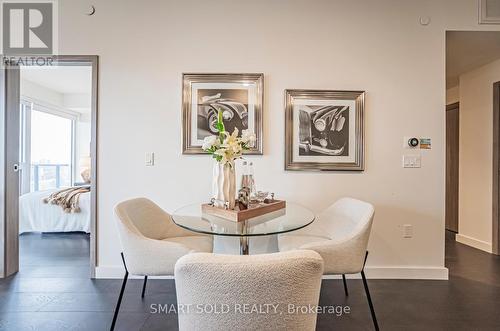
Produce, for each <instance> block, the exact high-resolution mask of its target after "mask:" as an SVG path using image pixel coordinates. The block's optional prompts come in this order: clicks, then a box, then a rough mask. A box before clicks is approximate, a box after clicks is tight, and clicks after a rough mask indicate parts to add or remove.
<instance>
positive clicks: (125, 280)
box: [110, 253, 128, 331]
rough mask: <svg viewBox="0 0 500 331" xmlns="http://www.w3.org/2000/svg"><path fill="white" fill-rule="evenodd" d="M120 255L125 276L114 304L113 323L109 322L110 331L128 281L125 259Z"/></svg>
mask: <svg viewBox="0 0 500 331" xmlns="http://www.w3.org/2000/svg"><path fill="white" fill-rule="evenodd" d="M121 255H122V261H123V266H124V267H125V276H124V277H123V283H122V288H121V290H120V295H119V296H118V301H117V302H116V307H115V313H114V315H113V322H111V328H110V330H111V331H113V330H114V329H115V324H116V319H117V317H118V312H119V311H120V305H121V304H122V299H123V292H125V285H127V279H128V270H127V265H126V264H125V258H124V257H123V253H121Z"/></svg>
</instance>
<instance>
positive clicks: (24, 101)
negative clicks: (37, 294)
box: [19, 65, 93, 278]
mask: <svg viewBox="0 0 500 331" xmlns="http://www.w3.org/2000/svg"><path fill="white" fill-rule="evenodd" d="M19 78H20V79H19V80H20V104H19V110H20V118H19V123H20V135H19V161H20V162H19V182H20V183H19V272H20V275H21V276H22V277H68V276H70V277H84V278H88V277H89V275H90V273H91V264H90V262H91V261H90V232H91V201H92V199H91V195H92V194H93V192H92V191H91V135H92V119H91V116H92V112H91V104H92V67H91V66H78V65H71V66H55V67H29V66H24V67H20V71H19Z"/></svg>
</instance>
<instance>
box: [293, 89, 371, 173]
mask: <svg viewBox="0 0 500 331" xmlns="http://www.w3.org/2000/svg"><path fill="white" fill-rule="evenodd" d="M364 103H365V91H337V90H302V89H287V90H285V170H297V171H363V170H364V152H365V146H364Z"/></svg>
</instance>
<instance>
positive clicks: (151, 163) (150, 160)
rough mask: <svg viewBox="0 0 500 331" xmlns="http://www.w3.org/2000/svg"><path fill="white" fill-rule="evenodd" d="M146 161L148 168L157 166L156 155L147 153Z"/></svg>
mask: <svg viewBox="0 0 500 331" xmlns="http://www.w3.org/2000/svg"><path fill="white" fill-rule="evenodd" d="M144 161H145V164H146V166H148V167H151V166H154V165H155V153H153V152H146V155H145V160H144Z"/></svg>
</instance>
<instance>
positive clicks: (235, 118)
mask: <svg viewBox="0 0 500 331" xmlns="http://www.w3.org/2000/svg"><path fill="white" fill-rule="evenodd" d="M219 111H220V112H222V118H223V122H224V126H225V128H226V131H228V132H230V133H232V132H233V131H234V129H235V128H238V130H239V132H240V134H241V131H242V130H246V129H248V89H198V106H197V115H198V121H197V124H198V127H197V138H198V139H199V140H202V139H203V138H205V137H207V136H209V135H216V134H218V132H217V128H216V125H215V124H216V123H217V115H218V113H219Z"/></svg>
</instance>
